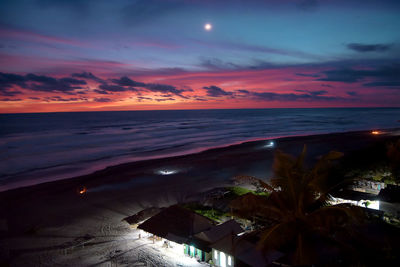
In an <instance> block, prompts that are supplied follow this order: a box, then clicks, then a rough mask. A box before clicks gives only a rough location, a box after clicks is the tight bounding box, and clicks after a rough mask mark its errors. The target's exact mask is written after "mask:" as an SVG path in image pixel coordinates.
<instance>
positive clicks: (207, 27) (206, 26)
mask: <svg viewBox="0 0 400 267" xmlns="http://www.w3.org/2000/svg"><path fill="white" fill-rule="evenodd" d="M204 29H205V30H206V31H211V29H212V25H211V23H206V24H205V25H204Z"/></svg>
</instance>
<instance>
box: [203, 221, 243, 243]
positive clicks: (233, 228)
mask: <svg viewBox="0 0 400 267" xmlns="http://www.w3.org/2000/svg"><path fill="white" fill-rule="evenodd" d="M242 232H243V229H242V227H240V224H239V223H237V222H236V221H235V220H229V221H226V222H224V223H222V224H219V225H216V226H214V227H212V228H210V229H209V230H206V231H204V232H201V233H198V234H196V237H197V238H200V239H202V240H204V241H207V242H210V243H214V242H216V241H217V240H219V239H221V238H223V237H224V236H227V235H230V234H233V235H235V236H236V235H237V234H239V233H242Z"/></svg>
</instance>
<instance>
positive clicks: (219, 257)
mask: <svg viewBox="0 0 400 267" xmlns="http://www.w3.org/2000/svg"><path fill="white" fill-rule="evenodd" d="M211 253H212V261H213V263H214V265H215V266H220V267H232V266H235V262H234V258H233V257H232V256H231V255H228V254H226V253H224V252H222V251H218V250H216V249H212V251H211Z"/></svg>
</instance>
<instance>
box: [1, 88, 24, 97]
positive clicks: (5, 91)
mask: <svg viewBox="0 0 400 267" xmlns="http://www.w3.org/2000/svg"><path fill="white" fill-rule="evenodd" d="M20 94H22V92H21V91H15V90H10V89H8V88H5V87H0V95H1V96H16V95H20Z"/></svg>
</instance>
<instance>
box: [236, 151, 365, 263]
mask: <svg viewBox="0 0 400 267" xmlns="http://www.w3.org/2000/svg"><path fill="white" fill-rule="evenodd" d="M305 156H306V147H304V149H303V152H302V153H301V154H300V156H299V157H297V158H294V157H292V156H290V155H288V154H285V153H283V152H281V151H277V152H276V155H275V159H274V164H273V170H274V178H273V179H272V180H271V182H270V183H265V182H263V181H261V180H260V179H257V178H255V177H248V176H247V177H239V179H247V180H252V181H253V184H258V186H259V187H261V188H263V189H264V191H271V192H272V193H271V194H270V195H269V196H268V197H267V196H264V195H255V194H249V193H247V194H244V195H242V196H240V197H238V198H237V199H235V200H234V201H232V203H231V206H232V208H233V210H234V213H235V214H236V215H238V216H240V217H242V218H246V219H250V220H257V221H258V222H259V223H261V224H264V227H263V228H262V229H261V232H260V235H261V239H260V242H259V246H260V248H262V249H263V250H265V251H268V250H271V249H277V250H280V251H284V252H286V254H288V255H290V257H289V259H287V261H288V263H289V264H295V265H304V264H307V265H308V264H313V263H321V262H325V263H329V264H332V263H333V264H338V262H339V261H344V260H351V258H352V257H353V256H355V255H356V254H355V253H354V252H355V248H354V247H352V246H351V245H350V244H351V242H347V241H348V240H349V239H351V238H354V239H356V236H355V235H356V232H357V231H355V229H357V225H360V224H361V223H362V221H363V220H364V216H363V212H362V209H361V208H359V207H355V206H351V205H348V204H341V205H336V206H327V205H326V202H327V200H328V199H329V192H330V191H331V190H332V189H334V188H336V187H337V186H338V184H337V183H336V184H331V183H330V181H329V179H328V178H329V170H330V168H331V167H332V162H333V161H335V160H337V159H339V158H340V157H342V153H339V152H335V151H332V152H330V153H328V154H327V155H324V156H322V157H321V158H320V160H319V161H318V162H317V163H316V164H315V166H314V167H313V168H310V169H308V168H306V167H305V166H304V159H305ZM271 221H272V224H271ZM266 222H268V223H266ZM290 248H292V249H290ZM327 251H335V252H336V253H334V255H329V253H328V255H327ZM338 255H340V257H338ZM329 256H330V257H329ZM329 261H330V262H329Z"/></svg>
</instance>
